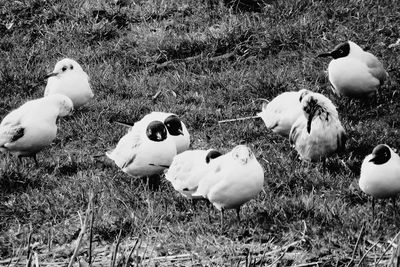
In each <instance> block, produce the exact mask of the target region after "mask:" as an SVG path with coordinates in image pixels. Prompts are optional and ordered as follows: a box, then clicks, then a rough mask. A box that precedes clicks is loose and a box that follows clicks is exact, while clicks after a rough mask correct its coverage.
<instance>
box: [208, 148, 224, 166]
mask: <svg viewBox="0 0 400 267" xmlns="http://www.w3.org/2000/svg"><path fill="white" fill-rule="evenodd" d="M207 151H208V153H207V155H206V163H210V161H211V160H213V159H216V158H218V157H219V156H222V154H221V152H219V151H217V150H215V149H209V150H207Z"/></svg>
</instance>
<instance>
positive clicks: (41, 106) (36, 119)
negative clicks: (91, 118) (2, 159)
mask: <svg viewBox="0 0 400 267" xmlns="http://www.w3.org/2000/svg"><path fill="white" fill-rule="evenodd" d="M72 110H73V104H72V101H71V99H69V98H68V97H66V96H64V95H60V94H54V95H51V96H47V97H43V98H39V99H35V100H31V101H28V102H26V103H25V104H23V105H22V106H20V107H19V108H17V109H15V110H13V111H12V112H10V113H9V114H8V115H7V116H5V117H4V118H3V120H2V122H1V124H0V151H1V152H5V151H9V152H11V153H14V154H16V155H17V156H18V157H19V158H21V157H33V158H34V159H35V161H36V153H37V152H39V151H40V150H42V149H43V148H45V147H46V146H48V145H50V144H51V142H52V141H53V140H54V138H55V137H56V134H57V124H56V120H57V117H59V116H66V115H68V114H69V113H70V112H71V111H72Z"/></svg>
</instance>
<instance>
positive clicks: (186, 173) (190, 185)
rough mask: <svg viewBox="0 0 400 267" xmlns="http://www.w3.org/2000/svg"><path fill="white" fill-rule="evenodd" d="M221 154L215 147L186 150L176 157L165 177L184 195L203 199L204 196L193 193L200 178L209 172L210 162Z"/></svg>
mask: <svg viewBox="0 0 400 267" xmlns="http://www.w3.org/2000/svg"><path fill="white" fill-rule="evenodd" d="M221 155H222V154H221V153H220V152H219V151H217V150H214V149H209V150H186V151H184V152H182V153H180V154H178V155H176V156H175V157H174V159H173V161H172V164H171V166H170V167H169V169H168V170H167V172H166V173H165V178H166V179H167V180H168V181H170V182H171V184H172V186H173V187H174V189H175V190H176V191H178V192H179V193H181V194H182V195H183V196H184V197H186V198H188V199H201V198H203V196H193V193H194V192H196V190H197V187H198V186H199V182H200V180H201V179H202V178H203V177H204V175H205V174H206V173H207V172H208V170H209V167H210V162H211V161H212V160H213V159H215V158H218V157H219V156H221Z"/></svg>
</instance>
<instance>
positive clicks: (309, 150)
mask: <svg viewBox="0 0 400 267" xmlns="http://www.w3.org/2000/svg"><path fill="white" fill-rule="evenodd" d="M301 105H302V107H303V113H304V115H303V116H300V117H299V118H298V119H297V120H296V122H295V123H294V124H293V126H292V129H291V131H290V136H289V140H290V143H291V144H292V145H293V146H294V147H295V149H296V150H297V152H298V153H299V155H300V158H301V159H303V160H306V161H319V160H322V159H324V158H326V157H328V156H330V155H331V154H333V153H335V152H337V151H339V150H343V149H344V146H345V142H346V134H345V130H344V128H343V126H342V124H341V123H340V120H339V116H338V113H337V110H336V107H335V106H334V105H333V103H332V102H331V101H330V100H329V99H328V98H326V97H325V96H323V95H322V94H319V93H313V92H309V93H308V94H306V95H305V96H304V97H303V98H302V100H301Z"/></svg>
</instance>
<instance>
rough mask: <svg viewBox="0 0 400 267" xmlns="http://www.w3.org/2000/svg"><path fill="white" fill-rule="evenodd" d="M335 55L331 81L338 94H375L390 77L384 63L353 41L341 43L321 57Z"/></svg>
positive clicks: (330, 65) (329, 73)
mask: <svg viewBox="0 0 400 267" xmlns="http://www.w3.org/2000/svg"><path fill="white" fill-rule="evenodd" d="M329 56H331V57H333V59H332V61H331V62H330V63H329V66H328V75H329V81H330V83H331V84H332V86H333V88H334V89H335V91H336V93H337V94H338V95H344V96H349V97H365V96H367V97H368V96H371V95H373V94H375V93H376V92H377V91H378V89H379V87H380V86H381V85H382V84H383V83H384V82H385V80H386V79H387V78H388V74H387V72H386V71H385V69H384V68H383V65H382V63H381V62H380V61H379V60H378V59H377V58H376V57H375V56H374V55H373V54H371V53H369V52H365V51H364V50H363V49H362V48H361V47H359V46H358V45H357V44H355V43H354V42H352V41H347V42H345V43H342V44H339V45H338V46H337V47H335V49H334V50H333V51H331V52H329V53H323V54H320V55H319V57H329Z"/></svg>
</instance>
